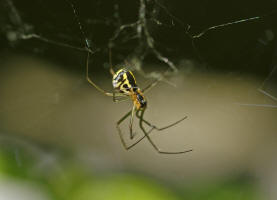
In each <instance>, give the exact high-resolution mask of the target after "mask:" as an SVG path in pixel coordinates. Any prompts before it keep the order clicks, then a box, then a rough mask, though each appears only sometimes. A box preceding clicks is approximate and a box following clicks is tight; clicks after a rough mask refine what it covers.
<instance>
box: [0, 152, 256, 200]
mask: <svg viewBox="0 0 277 200" xmlns="http://www.w3.org/2000/svg"><path fill="white" fill-rule="evenodd" d="M18 156H20V157H18ZM54 165H56V167H54V168H53V167H50V168H44V167H43V166H38V165H37V163H35V162H34V160H33V159H31V156H30V155H29V154H28V153H26V152H24V150H22V149H20V153H19V155H18V152H14V151H13V150H11V149H6V150H5V151H3V150H1V152H0V179H1V180H4V181H5V180H8V179H12V180H20V181H22V182H21V184H23V183H24V182H29V183H33V184H34V185H36V186H37V188H40V189H41V190H42V191H46V193H47V195H48V196H49V197H50V198H51V199H57V200H62V199H66V200H88V199H93V200H94V199H95V200H129V199H132V200H141V199H143V200H180V199H190V200H232V199H243V200H258V199H260V198H259V194H258V193H257V190H256V189H255V188H254V186H253V185H252V184H251V183H249V182H247V181H243V180H242V181H230V182H220V181H218V182H216V183H215V182H207V183H205V184H195V183H194V184H192V185H190V184H189V185H188V184H187V183H186V186H182V183H180V184H179V185H174V186H170V185H168V184H162V183H160V182H158V181H157V180H155V179H154V178H149V177H148V178H147V177H145V176H144V175H141V174H137V173H126V172H125V173H122V172H110V173H109V174H101V173H100V174H95V173H94V172H93V171H90V170H88V169H87V168H86V169H85V168H83V167H82V166H77V165H76V162H73V161H72V160H66V161H65V160H63V161H59V165H57V163H55V164H54ZM57 166H58V167H57ZM1 195H3V194H0V196H1ZM19 196H20V194H19Z"/></svg>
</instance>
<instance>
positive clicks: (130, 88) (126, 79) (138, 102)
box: [66, 0, 192, 154]
mask: <svg viewBox="0 0 277 200" xmlns="http://www.w3.org/2000/svg"><path fill="white" fill-rule="evenodd" d="M66 1H67V2H68V3H69V4H70V6H71V8H72V10H73V12H74V16H75V18H76V21H77V22H78V25H79V28H80V31H81V33H82V35H83V37H84V40H85V47H86V49H87V52H88V54H87V61H86V79H87V81H88V82H89V83H90V84H91V85H92V86H93V87H95V88H96V89H97V90H98V91H99V92H101V93H103V94H104V95H106V96H110V97H113V101H114V102H119V101H124V100H126V99H128V98H130V99H131V100H132V101H133V108H132V109H131V110H130V111H129V112H128V113H126V114H125V115H124V116H123V117H122V118H121V119H120V120H118V122H117V125H116V127H117V130H118V133H119V137H120V140H121V143H122V144H123V146H124V148H125V149H126V150H128V149H130V148H132V147H134V146H135V145H136V144H138V143H139V142H140V141H141V140H142V139H144V138H147V140H148V141H149V142H150V144H151V145H152V146H153V147H154V149H155V150H156V151H157V152H158V153H161V154H181V153H187V152H190V151H192V149H190V150H185V151H177V152H169V151H162V150H161V149H160V148H159V147H158V146H157V145H156V144H155V143H154V142H153V140H152V139H151V138H150V136H149V134H150V133H151V132H152V131H153V130H157V131H162V130H165V129H167V128H170V127H172V126H174V125H176V124H178V123H180V122H181V121H183V120H184V119H186V118H187V117H186V116H185V117H183V118H182V119H180V120H178V121H176V122H174V123H172V124H170V125H168V126H165V127H162V128H158V127H157V126H155V125H152V124H151V123H150V122H148V121H146V120H145V119H144V118H143V116H144V112H145V110H146V108H147V101H146V99H145V97H144V94H143V93H146V92H147V91H149V90H150V89H151V88H153V87H154V86H155V85H156V84H157V83H158V81H160V80H156V81H154V82H153V83H151V84H150V85H148V86H147V87H146V88H144V89H142V90H141V89H140V88H139V87H138V86H137V83H136V79H135V76H134V75H133V73H132V72H131V71H129V70H127V69H125V68H122V69H120V70H118V71H117V72H114V70H113V67H112V62H111V60H112V59H111V48H110V47H109V61H110V73H111V75H112V76H113V80H112V84H113V88H114V91H113V92H106V91H105V90H103V89H102V88H100V87H99V86H98V85H97V84H95V83H94V82H93V81H92V80H91V79H90V77H89V57H90V53H91V52H92V51H91V48H90V45H89V41H88V40H87V38H86V36H85V33H84V31H83V28H82V25H81V23H80V21H79V18H78V15H77V12H76V9H75V7H74V5H73V4H72V3H71V2H70V1H68V0H66ZM135 113H136V117H137V118H138V119H139V126H140V129H141V130H142V132H143V133H144V136H143V137H141V138H140V139H139V140H137V141H136V142H135V143H133V144H131V145H129V146H128V145H127V144H126V142H125V140H124V138H123V134H122V131H121V129H120V124H121V123H122V122H123V121H124V120H126V119H127V118H128V117H129V116H130V115H131V118H130V124H129V130H130V138H131V139H133V137H134V134H133V119H134V114H135ZM143 123H145V124H147V125H148V126H149V127H151V129H150V130H149V131H148V132H147V131H146V130H145V128H144V126H143Z"/></svg>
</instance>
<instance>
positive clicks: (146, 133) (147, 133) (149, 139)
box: [137, 110, 192, 154]
mask: <svg viewBox="0 0 277 200" xmlns="http://www.w3.org/2000/svg"><path fill="white" fill-rule="evenodd" d="M144 112H145V110H141V115H140V116H139V115H138V112H137V116H139V126H140V128H141V130H142V131H143V133H144V136H145V137H146V138H147V139H148V141H149V142H150V144H151V145H152V146H153V147H154V149H155V150H156V151H157V152H158V153H161V154H182V153H187V152H190V151H192V149H189V150H185V151H163V150H161V149H160V148H159V147H158V146H157V145H156V144H155V143H154V141H153V140H152V139H151V138H150V136H149V134H150V132H151V131H152V130H153V129H157V128H156V127H154V126H152V129H150V131H148V132H146V130H145V128H144V127H143V123H142V122H145V120H143V115H144ZM182 120H183V119H182ZM182 120H181V121H182ZM179 121H180V120H179ZM145 123H146V122H145ZM178 123H179V122H178ZM175 124H176V122H175ZM171 126H173V125H172V124H171V125H169V126H166V127H164V128H163V129H165V128H169V127H171ZM163 129H162V130H163ZM157 130H158V129H157Z"/></svg>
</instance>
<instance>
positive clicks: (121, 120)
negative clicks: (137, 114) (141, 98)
mask: <svg viewBox="0 0 277 200" xmlns="http://www.w3.org/2000/svg"><path fill="white" fill-rule="evenodd" d="M131 113H132V110H130V111H129V112H127V113H126V114H125V115H124V116H123V117H122V118H121V119H120V120H119V121H118V122H117V123H116V128H117V131H118V134H119V137H120V141H121V143H122V145H123V147H124V148H125V149H126V150H129V149H131V148H132V147H134V146H135V145H137V144H138V143H139V142H140V141H141V140H142V139H143V138H145V136H143V137H141V138H140V139H138V140H137V141H136V142H134V143H133V144H131V145H127V143H126V142H125V140H124V138H123V134H122V132H121V129H120V127H119V125H120V124H121V123H122V122H123V121H124V120H125V119H126V118H127V117H128V116H129V115H131ZM152 130H153V128H152V129H151V130H150V131H149V132H148V134H149V133H150V132H151V131H152Z"/></svg>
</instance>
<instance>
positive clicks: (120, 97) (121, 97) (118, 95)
mask: <svg viewBox="0 0 277 200" xmlns="http://www.w3.org/2000/svg"><path fill="white" fill-rule="evenodd" d="M126 100H129V98H128V96H126V95H124V94H122V93H116V92H113V102H115V103H118V102H122V101H126Z"/></svg>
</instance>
